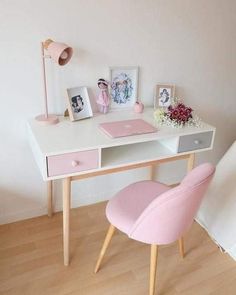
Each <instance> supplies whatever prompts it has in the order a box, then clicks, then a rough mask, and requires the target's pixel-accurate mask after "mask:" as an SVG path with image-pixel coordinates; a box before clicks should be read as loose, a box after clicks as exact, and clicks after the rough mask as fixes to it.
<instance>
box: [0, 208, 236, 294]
mask: <svg viewBox="0 0 236 295" xmlns="http://www.w3.org/2000/svg"><path fill="white" fill-rule="evenodd" d="M104 209H105V203H100V204H95V205H92V206H87V207H82V208H78V209H73V210H72V211H71V264H70V266H69V267H65V266H63V258H62V257H63V254H62V214H61V213H57V214H55V215H54V216H53V217H52V218H48V217H47V216H42V217H39V218H33V219H29V220H26V221H21V222H16V223H12V224H8V225H2V226H0V294H4V295H10V294H11V295H13V294H14V295H15V294H22V295H28V294H29V295H31V294H32V295H37V294H42V295H49V294H50V295H54V294H55V295H62V294H63V295H64V294H68V295H77V294H78V295H92V294H93V295H113V294H114V295H125V294H127V295H145V294H148V280H149V257H150V247H149V246H148V245H145V244H142V243H139V242H136V241H133V240H130V239H128V238H127V237H126V236H125V235H124V234H121V233H116V234H115V236H114V238H113V240H112V242H111V245H110V247H109V248H108V251H107V254H106V256H105V258H104V261H103V263H102V266H101V270H100V271H99V272H98V273H97V274H96V275H95V274H94V273H93V269H94V265H95V262H96V259H97V256H98V254H99V251H100V247H101V245H102V243H103V239H104V236H105V234H106V231H107V228H108V223H107V221H106V218H105V214H104ZM185 248H186V257H185V259H181V258H180V256H179V253H178V245H177V243H175V244H172V245H169V246H162V247H160V248H159V257H158V271H157V290H156V294H159V295H161V294H163V295H164V294H166V295H172V294H177V295H179V294H181V295H187V294H188V295H205V294H211V295H220V294H222V295H231V294H232V295H234V294H236V262H235V261H234V260H233V259H232V258H230V257H229V256H228V255H226V254H222V253H221V252H220V250H219V249H218V248H217V246H216V245H215V244H214V243H213V242H212V241H211V239H210V238H209V237H208V235H207V233H206V232H205V231H204V230H203V229H202V228H201V227H200V226H199V225H198V224H197V223H194V225H193V226H192V228H191V230H190V232H189V233H188V234H187V235H186V236H185Z"/></svg>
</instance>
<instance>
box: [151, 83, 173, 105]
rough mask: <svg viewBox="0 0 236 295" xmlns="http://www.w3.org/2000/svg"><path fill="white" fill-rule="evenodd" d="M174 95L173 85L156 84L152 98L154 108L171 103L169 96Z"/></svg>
mask: <svg viewBox="0 0 236 295" xmlns="http://www.w3.org/2000/svg"><path fill="white" fill-rule="evenodd" d="M174 96H175V85H168V84H158V85H157V86H156V95H155V99H154V108H155V109H156V108H158V107H168V106H170V105H171V98H172V97H174Z"/></svg>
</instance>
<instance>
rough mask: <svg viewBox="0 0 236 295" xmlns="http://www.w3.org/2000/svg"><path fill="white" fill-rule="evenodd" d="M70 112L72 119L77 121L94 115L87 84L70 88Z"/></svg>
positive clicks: (68, 102)
mask: <svg viewBox="0 0 236 295" xmlns="http://www.w3.org/2000/svg"><path fill="white" fill-rule="evenodd" d="M66 91H67V98H68V100H67V104H68V112H69V117H70V120H71V121H77V120H81V119H85V118H89V117H92V116H93V111H92V108H91V104H90V99H89V95H88V89H87V87H85V86H80V87H74V88H68V89H67V90H66Z"/></svg>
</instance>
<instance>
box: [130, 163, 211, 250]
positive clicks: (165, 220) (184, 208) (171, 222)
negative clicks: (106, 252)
mask: <svg viewBox="0 0 236 295" xmlns="http://www.w3.org/2000/svg"><path fill="white" fill-rule="evenodd" d="M214 172H215V167H214V166H213V165H211V164H210V163H205V164H202V165H200V166H198V167H196V168H194V169H193V170H192V171H190V172H189V173H188V174H187V176H186V177H185V178H184V179H183V181H182V182H181V184H180V185H178V186H176V187H175V188H173V189H170V190H169V191H167V192H165V193H163V194H161V195H159V196H158V197H157V198H156V199H154V200H153V201H152V202H151V203H150V204H149V205H148V207H147V208H146V209H145V210H144V211H143V212H142V213H141V215H140V216H139V218H138V219H137V221H136V222H135V224H134V226H133V227H132V229H131V231H130V233H129V237H130V238H133V239H135V240H139V241H142V242H144V243H148V244H156V245H162V244H169V243H172V242H174V241H176V240H177V239H179V238H180V237H181V236H182V235H183V234H184V233H185V232H186V231H187V230H188V229H189V227H190V226H191V224H192V222H193V220H194V217H195V215H196V213H197V210H198V208H199V206H200V203H201V201H202V198H203V196H204V194H205V192H206V190H207V187H208V185H209V183H210V181H211V179H212V177H213V175H214Z"/></svg>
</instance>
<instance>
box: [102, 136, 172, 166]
mask: <svg viewBox="0 0 236 295" xmlns="http://www.w3.org/2000/svg"><path fill="white" fill-rule="evenodd" d="M172 155H174V153H173V152H172V151H171V150H170V149H168V148H167V147H166V146H164V145H162V144H161V143H160V142H159V141H158V140H155V141H149V142H141V143H133V144H128V145H122V146H113V147H108V148H102V151H101V168H109V167H113V166H123V165H125V164H127V163H129V164H130V163H134V164H135V163H140V162H142V161H143V162H147V161H152V160H157V159H163V158H167V157H171V156H172Z"/></svg>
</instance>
